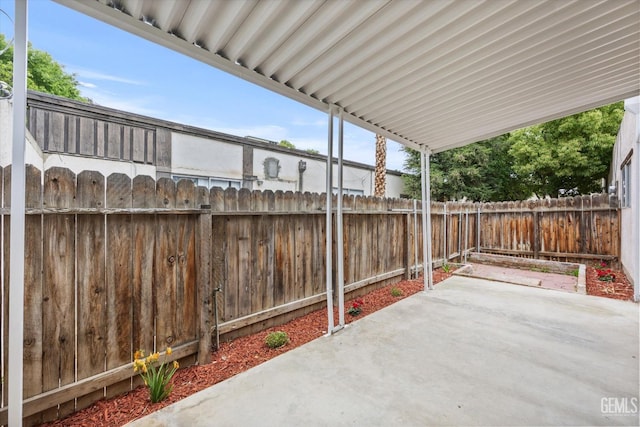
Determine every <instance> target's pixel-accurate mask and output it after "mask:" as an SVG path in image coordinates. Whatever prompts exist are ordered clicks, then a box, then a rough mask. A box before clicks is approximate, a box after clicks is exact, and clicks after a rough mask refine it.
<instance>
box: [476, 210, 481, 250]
mask: <svg viewBox="0 0 640 427" xmlns="http://www.w3.org/2000/svg"><path fill="white" fill-rule="evenodd" d="M476 252H478V253H480V205H478V216H477V217H476Z"/></svg>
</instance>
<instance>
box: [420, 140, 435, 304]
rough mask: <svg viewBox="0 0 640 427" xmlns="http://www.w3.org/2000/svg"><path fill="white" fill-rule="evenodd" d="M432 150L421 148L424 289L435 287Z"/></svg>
mask: <svg viewBox="0 0 640 427" xmlns="http://www.w3.org/2000/svg"><path fill="white" fill-rule="evenodd" d="M430 158H431V150H429V149H428V148H424V147H423V149H422V150H420V166H421V167H420V170H421V174H420V176H421V178H422V179H421V187H422V256H423V260H422V272H423V275H422V277H423V280H424V289H425V291H426V290H427V289H429V290H431V289H433V271H432V266H433V257H432V253H431V169H430Z"/></svg>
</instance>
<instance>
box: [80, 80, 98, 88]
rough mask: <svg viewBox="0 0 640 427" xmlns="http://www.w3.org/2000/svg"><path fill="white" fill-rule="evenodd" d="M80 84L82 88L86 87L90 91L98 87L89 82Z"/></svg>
mask: <svg viewBox="0 0 640 427" xmlns="http://www.w3.org/2000/svg"><path fill="white" fill-rule="evenodd" d="M78 84H79V85H80V86H82V87H86V88H89V89H95V88H97V87H98V86H96V85H94V84H93V83H89V82H80V81H79V82H78Z"/></svg>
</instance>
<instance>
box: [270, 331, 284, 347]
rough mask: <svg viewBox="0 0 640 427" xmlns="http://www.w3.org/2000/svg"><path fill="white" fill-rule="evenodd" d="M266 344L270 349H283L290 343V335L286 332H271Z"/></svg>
mask: <svg viewBox="0 0 640 427" xmlns="http://www.w3.org/2000/svg"><path fill="white" fill-rule="evenodd" d="M264 342H265V344H266V345H267V347H269V348H278V347H282V346H283V345H285V344H286V343H288V342H289V335H287V333H286V332H284V331H276V332H271V333H270V334H269V335H267V336H266V338H265V339H264Z"/></svg>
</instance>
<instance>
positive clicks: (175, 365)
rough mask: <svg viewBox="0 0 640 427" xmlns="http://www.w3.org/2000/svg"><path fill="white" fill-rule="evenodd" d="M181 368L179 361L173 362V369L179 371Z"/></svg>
mask: <svg viewBox="0 0 640 427" xmlns="http://www.w3.org/2000/svg"><path fill="white" fill-rule="evenodd" d="M179 367H180V365H178V361H176V360H174V361H173V369H178V368H179Z"/></svg>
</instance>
